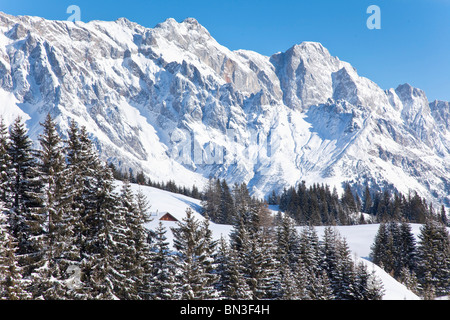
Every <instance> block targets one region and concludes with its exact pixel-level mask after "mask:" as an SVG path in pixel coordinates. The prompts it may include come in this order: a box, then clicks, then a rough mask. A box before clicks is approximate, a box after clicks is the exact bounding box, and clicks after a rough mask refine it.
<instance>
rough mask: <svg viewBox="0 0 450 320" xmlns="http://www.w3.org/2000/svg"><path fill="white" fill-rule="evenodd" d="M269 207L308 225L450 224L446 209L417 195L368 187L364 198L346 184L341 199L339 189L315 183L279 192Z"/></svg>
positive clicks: (274, 195) (270, 199)
mask: <svg viewBox="0 0 450 320" xmlns="http://www.w3.org/2000/svg"><path fill="white" fill-rule="evenodd" d="M268 203H269V204H277V205H279V208H280V210H282V211H283V212H286V213H287V214H289V215H290V216H291V217H292V218H293V219H294V220H295V221H296V222H297V223H298V224H300V225H307V224H312V225H316V226H320V225H353V224H365V223H382V222H388V221H402V220H404V221H408V222H411V223H425V222H426V221H427V220H429V219H434V220H436V221H440V222H442V223H443V224H445V225H448V223H449V222H448V217H447V213H446V211H445V207H444V206H443V205H442V206H441V208H439V210H437V211H436V210H435V209H434V208H433V205H432V203H427V201H426V200H425V199H424V198H421V197H420V196H419V195H418V194H417V193H416V192H410V193H409V194H408V195H407V196H405V195H403V194H402V193H400V192H395V193H392V192H390V191H389V190H387V189H386V190H384V191H370V189H369V187H368V186H366V187H365V190H364V192H363V195H362V198H360V197H359V195H358V193H357V192H355V191H354V190H352V188H351V186H350V184H349V183H346V184H345V188H344V193H343V194H342V195H341V196H339V194H338V192H337V190H336V188H333V190H331V188H330V186H328V185H323V184H321V185H320V184H313V185H311V186H310V187H307V186H306V184H305V182H302V183H301V184H299V185H298V186H297V187H290V188H288V189H284V190H283V192H282V193H281V195H277V194H276V193H275V192H273V193H272V194H271V196H270V197H269V198H268Z"/></svg>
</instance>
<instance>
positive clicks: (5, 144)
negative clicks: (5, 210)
mask: <svg viewBox="0 0 450 320" xmlns="http://www.w3.org/2000/svg"><path fill="white" fill-rule="evenodd" d="M8 149H9V137H8V128H7V127H6V125H5V123H4V122H3V117H2V116H0V201H2V202H3V204H4V205H6V204H7V202H8V197H7V195H8V194H7V190H8V173H7V171H8V168H9V167H10V157H9V154H8Z"/></svg>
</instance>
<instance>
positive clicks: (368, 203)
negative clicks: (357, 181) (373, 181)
mask: <svg viewBox="0 0 450 320" xmlns="http://www.w3.org/2000/svg"><path fill="white" fill-rule="evenodd" d="M362 210H363V212H364V213H372V196H371V195H370V189H369V186H368V185H366V188H365V189H364V200H363V207H362Z"/></svg>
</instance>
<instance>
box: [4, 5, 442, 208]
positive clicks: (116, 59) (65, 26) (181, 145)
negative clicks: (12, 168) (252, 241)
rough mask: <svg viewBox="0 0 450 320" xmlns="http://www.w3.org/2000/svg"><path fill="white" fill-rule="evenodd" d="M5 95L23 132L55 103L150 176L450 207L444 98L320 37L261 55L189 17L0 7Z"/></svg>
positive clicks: (118, 160) (123, 162)
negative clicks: (369, 191)
mask: <svg viewBox="0 0 450 320" xmlns="http://www.w3.org/2000/svg"><path fill="white" fill-rule="evenodd" d="M0 31H1V32H0V99H1V101H2V102H3V103H2V106H1V107H0V108H2V109H1V110H2V114H3V115H4V117H5V118H6V119H5V120H6V122H9V123H10V122H11V121H12V118H13V117H14V116H16V115H22V116H24V117H25V118H26V119H27V125H28V127H29V129H30V134H31V136H32V137H33V138H36V137H37V135H38V134H39V130H40V128H39V125H38V124H39V122H40V121H42V118H43V117H44V116H45V115H46V114H47V112H50V113H51V114H52V115H53V116H54V118H55V119H56V121H57V123H58V127H59V130H60V131H61V132H63V133H64V131H65V130H66V129H67V127H68V122H69V121H70V120H72V119H73V120H75V121H77V122H78V123H79V124H80V125H85V126H86V127H87V128H88V131H89V132H90V134H91V138H92V139H93V141H94V142H95V144H96V146H97V148H98V149H99V150H100V152H101V154H102V157H103V159H105V160H106V161H109V162H113V163H114V164H115V165H116V166H118V167H122V168H124V169H128V168H131V169H133V171H134V172H135V173H136V172H137V171H139V170H140V169H142V170H143V171H144V172H145V173H146V174H147V175H148V176H149V177H151V178H152V179H153V180H169V179H173V180H175V181H176V182H177V183H178V184H181V185H186V186H190V185H192V184H193V183H195V184H198V185H200V186H201V185H203V184H204V183H205V181H206V180H207V178H208V177H209V176H217V177H219V178H224V179H227V180H228V181H229V182H230V183H234V182H246V183H248V185H249V187H250V188H251V190H252V192H253V193H254V194H255V195H257V196H261V197H262V196H265V195H268V194H269V193H270V192H271V191H272V189H276V190H282V188H284V187H286V186H290V185H295V184H296V183H298V182H300V181H302V180H305V181H307V182H308V183H329V184H331V185H336V186H337V187H338V188H339V187H341V186H342V183H343V182H344V181H349V182H351V183H352V184H354V185H356V186H359V187H362V186H364V185H365V184H369V185H370V186H373V187H375V185H380V186H385V187H392V188H395V189H396V190H398V191H401V192H403V193H405V194H407V193H408V191H409V190H415V191H417V192H418V193H419V194H420V195H421V196H424V197H426V198H429V199H433V201H435V202H436V203H437V204H444V205H446V206H447V207H450V197H449V194H450V178H449V177H448V172H450V133H449V132H450V127H449V122H450V121H449V119H450V117H449V110H450V107H449V104H448V102H441V101H434V102H429V101H428V99H427V98H426V94H425V93H424V92H423V91H422V90H420V89H417V88H413V87H412V86H410V85H407V84H404V85H399V86H398V87H397V88H396V89H388V90H383V89H381V88H380V87H379V86H378V85H377V84H376V83H374V82H373V81H371V80H370V79H367V78H364V77H361V76H359V75H358V73H357V71H356V69H355V68H354V67H353V66H351V65H350V64H349V63H348V62H344V61H341V60H339V59H338V58H337V57H333V56H332V55H331V54H330V53H329V51H328V49H326V48H324V47H323V46H322V45H321V44H320V43H317V42H304V43H301V44H298V45H294V46H293V47H291V48H290V49H288V50H287V51H286V52H279V53H275V54H274V55H272V56H270V57H268V56H264V55H261V54H259V53H256V52H253V51H249V50H235V51H231V50H229V49H227V48H226V47H224V46H222V45H220V44H219V43H218V42H217V41H216V40H215V39H214V38H213V37H212V36H211V34H210V33H209V32H208V31H207V30H206V29H205V28H204V27H203V26H201V24H200V23H198V21H197V20H195V19H194V18H187V19H185V20H184V21H183V22H180V23H178V22H177V21H176V20H174V19H172V18H169V19H167V20H166V21H164V22H162V23H159V24H158V25H157V26H155V27H154V28H145V27H143V26H140V25H139V24H137V23H134V22H131V21H129V20H128V19H126V18H121V19H118V20H116V21H112V22H104V21H91V22H88V23H83V22H76V23H73V22H66V21H56V20H54V21H49V20H45V19H43V18H38V17H27V16H21V17H15V16H10V15H7V14H4V13H0Z"/></svg>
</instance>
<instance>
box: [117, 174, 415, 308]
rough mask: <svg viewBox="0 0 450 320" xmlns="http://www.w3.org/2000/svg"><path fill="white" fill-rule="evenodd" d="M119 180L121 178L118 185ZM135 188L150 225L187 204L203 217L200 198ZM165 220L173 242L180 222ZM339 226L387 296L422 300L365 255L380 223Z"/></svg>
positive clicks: (181, 212)
mask: <svg viewBox="0 0 450 320" xmlns="http://www.w3.org/2000/svg"><path fill="white" fill-rule="evenodd" d="M120 184H121V183H120V182H119V183H118V186H120ZM132 188H133V190H134V191H135V192H137V190H139V189H140V190H141V191H142V192H143V194H145V195H146V196H147V198H148V200H149V202H150V204H151V209H150V211H151V213H152V214H153V216H152V218H153V221H151V222H150V223H148V224H147V225H146V226H147V228H149V229H155V228H156V227H157V226H158V224H159V222H160V221H159V218H160V217H161V216H162V215H164V214H165V213H167V212H169V213H171V214H172V215H173V216H174V217H176V218H177V219H179V220H182V219H183V217H184V216H185V211H186V209H187V208H191V209H192V210H193V211H194V212H195V214H196V218H198V219H199V220H202V219H203V217H202V216H201V215H200V214H199V210H200V209H201V206H200V201H199V200H196V199H192V198H189V197H186V196H183V195H179V194H174V193H170V192H167V191H163V190H159V189H155V188H152V187H146V186H138V185H132ZM156 213H157V214H156ZM162 223H163V225H164V226H165V227H166V228H167V229H168V232H167V238H168V241H169V242H170V243H171V242H172V241H173V236H172V233H171V231H170V228H171V227H176V225H177V223H176V222H166V221H163V222H162ZM210 228H211V231H212V233H213V237H214V238H215V239H220V237H224V238H225V239H228V236H229V234H230V231H231V229H232V227H231V226H228V225H217V224H214V223H211V224H210ZM336 228H337V230H338V232H339V234H340V235H341V236H342V237H344V238H345V239H346V240H347V242H348V245H349V248H350V250H351V251H352V253H353V254H354V257H355V259H357V261H363V262H364V263H365V264H366V265H367V266H368V270H369V271H372V270H375V272H376V275H377V276H378V277H379V278H380V280H381V281H382V282H383V286H384V289H385V295H384V297H383V299H384V300H419V297H417V296H416V295H415V294H413V293H412V292H411V291H409V290H408V289H407V288H406V287H405V286H404V285H403V284H401V283H399V282H397V281H396V280H395V279H393V278H392V277H391V276H390V275H389V274H387V273H386V272H384V271H383V270H382V269H380V268H379V267H378V266H376V265H374V264H373V263H371V262H370V261H368V260H367V259H366V258H367V257H368V256H369V253H370V246H371V245H372V243H373V241H374V238H375V235H376V233H377V231H378V225H359V226H339V227H336ZM419 228H420V226H419V225H412V229H413V233H414V234H415V235H417V234H419ZM316 230H317V232H318V235H319V237H322V234H323V230H324V227H316ZM299 231H300V228H299Z"/></svg>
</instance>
